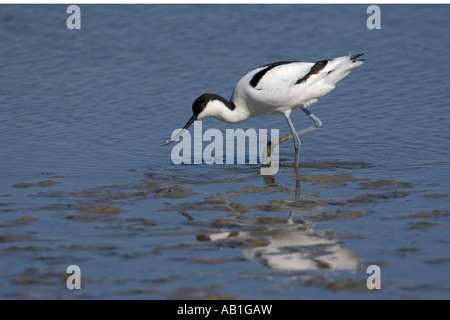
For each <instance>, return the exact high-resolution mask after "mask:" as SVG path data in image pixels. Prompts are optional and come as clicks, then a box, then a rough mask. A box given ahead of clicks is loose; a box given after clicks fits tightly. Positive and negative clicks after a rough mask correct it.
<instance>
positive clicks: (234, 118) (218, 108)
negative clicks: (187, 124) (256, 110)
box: [197, 99, 249, 123]
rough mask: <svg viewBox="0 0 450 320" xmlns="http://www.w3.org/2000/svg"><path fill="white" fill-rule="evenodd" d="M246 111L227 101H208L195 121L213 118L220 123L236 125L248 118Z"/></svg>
mask: <svg viewBox="0 0 450 320" xmlns="http://www.w3.org/2000/svg"><path fill="white" fill-rule="evenodd" d="M248 116H249V115H248V111H246V110H245V109H244V108H241V107H240V106H239V105H236V104H235V103H234V102H231V101H228V100H225V99H223V100H219V99H217V100H216V99H214V100H210V101H209V102H208V103H207V105H206V107H205V108H204V109H203V111H202V112H201V113H200V114H199V116H198V118H197V119H202V118H206V117H214V118H216V119H218V120H220V121H224V122H229V123H236V122H240V121H243V120H245V119H247V118H248Z"/></svg>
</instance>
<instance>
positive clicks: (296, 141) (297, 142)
mask: <svg viewBox="0 0 450 320" xmlns="http://www.w3.org/2000/svg"><path fill="white" fill-rule="evenodd" d="M285 117H286V120H287V123H288V125H289V128H290V129H291V132H292V136H293V137H294V148H295V162H294V168H295V170H297V168H298V159H299V157H300V146H301V145H302V143H301V141H300V138H299V137H298V135H297V134H296V133H297V130H295V127H294V124H293V123H292V121H291V118H290V117H289V115H288V114H286V115H285Z"/></svg>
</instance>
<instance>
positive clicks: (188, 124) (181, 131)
mask: <svg viewBox="0 0 450 320" xmlns="http://www.w3.org/2000/svg"><path fill="white" fill-rule="evenodd" d="M195 120H197V115H196V114H194V115H193V116H192V117H191V118H190V119H189V121H188V122H187V123H186V124H185V125H184V127H183V129H181V130H180V132H178V133H177V135H176V136H175V137H173V138H172V139H170V140H167V141H165V142H164V143H162V144H161V145H162V146H167V145H168V144H171V143H172V142H174V141H177V140H178V138H180V137H181V136H182V135H183V133H184V132H185V131H186V130H187V129H188V128H189V127H190V126H191V124H192V123H194V121H195Z"/></svg>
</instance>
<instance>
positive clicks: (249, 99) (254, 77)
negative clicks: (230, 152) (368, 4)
mask: <svg viewBox="0 0 450 320" xmlns="http://www.w3.org/2000/svg"><path fill="white" fill-rule="evenodd" d="M362 55H363V54H362V53H360V54H355V55H348V56H344V57H339V58H335V59H328V60H322V61H317V62H315V63H312V62H298V61H280V62H274V63H270V64H266V65H263V66H261V67H258V68H256V69H254V70H252V71H250V72H249V73H247V74H246V75H245V76H243V77H242V78H241V79H240V80H239V81H238V83H237V84H236V87H235V88H234V90H233V94H232V95H231V99H230V100H226V99H224V98H222V97H221V96H218V95H216V94H212V93H206V94H203V95H201V96H200V97H198V98H197V99H196V100H195V101H194V103H193V105H192V111H193V113H194V114H193V115H192V117H191V119H190V120H189V121H188V122H187V123H186V125H185V126H184V127H183V129H181V130H180V131H179V132H178V134H176V135H175V136H174V137H173V138H172V139H171V140H168V141H166V142H165V143H164V145H167V144H170V143H172V142H174V141H176V140H178V138H179V137H180V136H181V135H182V134H183V133H184V132H185V131H186V130H187V129H188V128H189V126H190V125H191V124H192V123H193V122H194V121H195V120H198V119H203V118H206V117H215V118H216V119H218V120H221V121H224V122H229V123H236V122H241V121H243V120H246V119H248V118H251V117H258V116H268V115H274V114H282V115H284V117H285V118H286V120H287V123H288V125H289V129H290V130H291V133H292V134H291V135H288V136H286V137H282V138H280V139H277V140H274V141H271V142H269V144H268V146H270V148H269V150H266V152H264V155H268V156H269V159H270V155H271V154H272V150H273V149H274V148H275V146H276V145H278V144H279V143H281V142H283V141H286V140H289V139H292V138H294V147H295V164H294V166H295V169H296V170H297V168H298V163H299V156H300V144H301V143H300V138H299V136H300V135H302V134H305V133H308V132H311V131H314V130H317V129H318V128H319V127H320V126H321V125H322V122H321V121H320V120H319V118H317V117H316V116H315V115H314V114H312V113H311V111H309V110H308V109H307V108H308V107H309V106H310V105H311V104H313V103H315V102H317V101H318V99H319V98H321V97H323V96H324V95H326V94H327V93H329V92H330V91H331V90H333V89H334V88H335V86H336V84H337V83H338V82H339V81H340V80H342V79H343V78H345V77H346V76H347V75H348V74H349V73H350V71H352V70H353V69H355V68H357V67H359V66H360V65H362V64H363V60H357V59H358V58H359V57H360V56H362ZM298 108H300V109H301V110H302V111H303V112H304V113H305V114H306V115H307V116H308V117H309V118H310V119H311V120H313V121H314V125H313V126H312V127H309V128H307V129H303V130H301V131H297V130H296V129H295V127H294V124H293V123H292V121H291V118H290V114H291V112H292V110H294V109H298ZM269 152H270V153H269ZM267 162H268V159H267V156H265V160H263V163H267Z"/></svg>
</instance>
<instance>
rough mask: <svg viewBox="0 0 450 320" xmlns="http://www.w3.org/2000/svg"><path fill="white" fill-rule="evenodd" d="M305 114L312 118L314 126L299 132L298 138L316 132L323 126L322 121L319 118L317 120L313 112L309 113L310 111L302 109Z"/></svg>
mask: <svg viewBox="0 0 450 320" xmlns="http://www.w3.org/2000/svg"><path fill="white" fill-rule="evenodd" d="M301 110H302V111H303V112H304V113H306V115H307V116H308V117H310V118H311V119H312V121H314V125H313V126H312V127H309V128H306V129H303V130H300V131H298V132H297V136H301V135H302V134H305V133H308V132H311V131H314V130H317V129H319V128H320V127H321V126H322V121H320V119H319V118H317V117H316V116H315V115H314V114H312V112H311V111H309V110H308V109H306V108H305V109H301Z"/></svg>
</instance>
